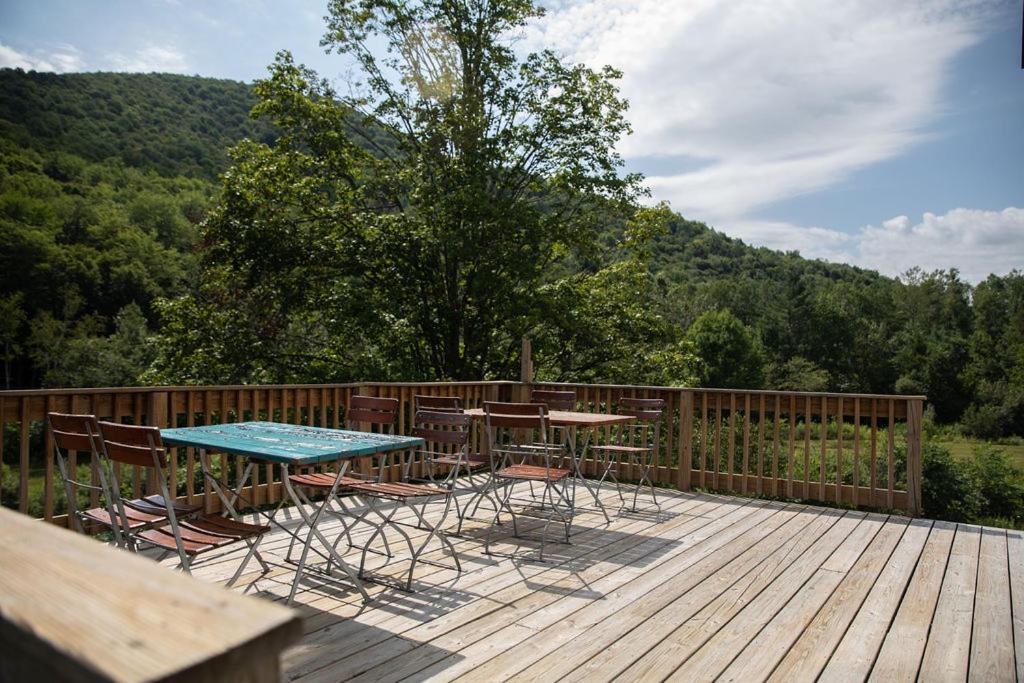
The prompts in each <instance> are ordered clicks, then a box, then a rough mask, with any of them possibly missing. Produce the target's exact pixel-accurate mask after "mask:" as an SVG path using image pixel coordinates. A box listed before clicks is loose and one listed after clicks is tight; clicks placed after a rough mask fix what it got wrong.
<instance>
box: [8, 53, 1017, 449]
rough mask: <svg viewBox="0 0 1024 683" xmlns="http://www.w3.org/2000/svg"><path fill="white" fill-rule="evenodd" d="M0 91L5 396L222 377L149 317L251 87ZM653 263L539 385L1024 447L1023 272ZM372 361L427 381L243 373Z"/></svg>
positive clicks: (69, 83)
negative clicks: (617, 339)
mask: <svg viewBox="0 0 1024 683" xmlns="http://www.w3.org/2000/svg"><path fill="white" fill-rule="evenodd" d="M0 87H2V95H0V273H2V274H3V275H2V278H0V352H2V354H3V363H4V367H3V375H2V379H3V382H4V386H9V387H12V388H14V387H37V386H99V385H125V384H135V383H139V382H143V381H171V380H175V379H187V380H189V381H200V380H205V381H210V382H216V381H222V380H224V379H225V377H223V376H220V375H219V374H218V372H217V371H214V370H211V371H209V372H208V375H209V376H195V375H190V376H188V377H182V376H180V375H176V374H175V373H176V372H178V370H177V369H176V366H175V363H174V362H169V361H168V356H172V355H173V353H168V351H167V349H166V348H163V349H162V348H160V347H159V344H166V343H168V340H169V339H171V340H175V339H176V340H178V341H177V342H175V343H181V344H188V343H193V342H194V344H193V345H196V344H198V342H199V341H201V340H191V341H189V340H182V337H183V335H187V334H188V330H178V331H177V332H176V333H175V334H172V335H163V336H160V337H157V336H156V335H157V333H162V332H163V330H164V328H165V327H166V324H167V321H166V320H161V318H160V310H162V309H161V307H160V306H159V305H158V302H159V301H161V300H165V299H173V298H175V297H179V296H181V295H183V294H187V293H191V294H193V295H199V296H201V295H202V293H201V292H197V288H198V287H199V283H200V280H199V278H198V272H199V268H200V254H201V253H202V248H203V246H204V232H203V228H202V222H203V219H204V217H205V216H206V215H207V212H208V210H209V209H210V207H212V206H213V205H215V204H216V202H217V201H218V193H219V192H220V184H219V183H218V182H217V180H216V176H217V174H218V173H220V172H222V171H224V170H226V169H227V168H228V164H229V156H228V149H229V148H230V147H231V146H232V145H234V144H235V143H237V142H238V141H240V140H242V139H243V138H249V139H252V140H254V141H256V142H270V141H272V140H273V139H274V131H273V130H272V128H271V127H270V126H269V125H267V124H265V123H261V122H258V121H253V120H252V119H250V118H249V117H248V112H249V110H250V109H251V107H252V106H253V104H254V103H255V101H256V98H255V96H254V94H253V93H252V91H251V88H250V87H249V86H247V85H245V84H241V83H236V82H231V81H223V80H213V79H205V78H198V77H188V76H172V75H160V74H150V75H141V74H131V75H129V74H101V73H97V74H71V75H54V74H38V73H24V72H22V71H20V70H0ZM621 235H622V227H621V226H618V225H609V226H606V228H605V229H604V231H603V239H605V240H606V241H608V242H612V241H615V240H618V239H619V238H620V237H621ZM576 267H578V268H579V269H580V270H581V271H585V270H587V269H588V268H592V267H594V264H588V263H584V262H582V261H580V262H578V263H576ZM649 270H650V272H651V273H652V274H653V282H654V286H653V287H650V288H647V289H644V290H643V291H642V292H640V291H633V290H631V289H630V288H629V287H628V286H625V285H622V286H619V285H616V286H617V287H618V289H617V290H615V291H610V292H609V296H608V297H607V298H608V300H609V301H612V302H615V305H612V304H609V305H608V306H607V307H605V308H600V309H594V310H584V311H580V314H579V316H578V318H575V319H574V320H572V321H570V322H568V323H566V325H568V326H570V327H565V326H563V327H560V328H558V329H557V330H553V331H551V330H549V331H548V332H549V339H548V340H547V341H545V338H544V337H543V331H541V338H539V339H538V343H537V362H538V374H539V376H541V377H543V378H547V379H567V380H568V379H571V380H576V381H587V380H600V381H606V382H619V381H621V382H628V381H638V380H657V379H659V378H663V379H662V381H666V382H670V381H676V382H681V381H696V382H700V383H702V384H705V385H713V386H736V387H760V386H764V387H771V388H778V389H803V390H826V389H827V390H836V391H864V392H880V393H892V392H899V393H923V394H927V395H928V398H929V406H931V409H932V410H933V411H934V415H935V418H936V419H937V420H938V421H941V422H956V421H961V422H962V423H963V425H964V427H965V428H966V429H967V430H968V431H969V432H972V433H975V434H978V435H981V436H1001V435H1006V434H1024V275H1022V274H1020V273H1012V274H1010V275H1007V276H1005V277H994V276H993V277H990V278H988V279H987V280H986V281H984V282H982V283H981V284H979V285H978V286H977V287H972V286H970V285H969V284H967V283H965V282H964V281H963V280H961V279H960V277H959V276H958V275H957V274H956V273H955V272H937V273H922V272H911V273H908V274H907V275H906V276H904V277H902V278H899V279H893V278H888V277H884V276H881V275H879V274H877V273H875V272H873V271H867V270H863V269H859V268H854V267H850V266H845V265H836V264H830V263H826V262H823V261H817V260H808V259H804V258H802V257H800V256H799V255H798V254H796V253H780V252H775V251H771V250H767V249H759V248H753V247H750V246H748V245H745V244H743V243H742V242H741V241H739V240H735V239H730V238H728V237H726V236H725V235H723V234H721V233H719V232H717V231H715V230H713V229H711V228H709V227H708V226H706V225H704V224H701V223H696V222H693V221H687V220H685V219H683V218H682V217H676V218H675V219H673V220H672V221H670V225H669V232H668V234H665V235H660V236H658V237H656V238H655V239H654V242H653V246H652V250H651V253H650V258H649ZM559 275H564V273H559ZM578 294H579V292H575V291H571V290H566V293H565V295H566V296H567V297H572V296H576V295H578ZM620 304H621V305H620ZM616 306H618V308H616ZM630 307H637V308H638V309H640V310H638V311H637V313H638V315H639V314H642V315H645V316H650V317H651V319H657V320H658V325H659V327H658V331H657V333H656V334H655V333H651V334H650V335H648V336H647V337H642V336H641V337H630V338H629V339H631V340H632V341H629V342H628V343H629V344H636V345H637V346H636V348H630V347H628V344H627V347H626V348H622V349H617V350H616V353H617V354H618V355H615V356H612V355H609V351H608V349H607V348H603V346H607V345H602V343H601V341H600V339H601V338H607V334H612V332H613V331H614V330H613V329H612V328H614V326H615V316H616V315H620V314H621V315H632V313H633V310H632V308H630ZM598 317H600V318H601V319H602V320H601V321H599V324H597V325H596V326H595V321H596V319H597V318H598ZM571 326H575V327H574V328H573V327H571ZM593 330H600V331H601V333H602V334H603V335H605V336H604V337H599V336H597V335H596V334H595V333H593ZM666 330H668V331H667V332H666ZM605 333H607V334H605ZM195 334H200V332H199V331H196V332H195ZM200 346H201V344H200V345H199V346H197V348H198V347H200ZM641 346H643V348H640V347H641ZM662 347H664V348H662ZM637 357H640V358H644V359H654V360H652V361H651V362H660V363H662V364H663V365H667V366H670V368H671V370H672V371H671V372H668V373H662V374H660V375H652V374H649V373H648V374H643V372H642V369H638V367H637V364H636V363H635V362H629V359H630V358H637ZM659 359H660V360H659ZM154 363H156V365H154ZM510 367H512V366H511V365H510ZM380 368H386V369H387V372H388V373H389V375H390V376H389V377H387V379H393V380H401V379H410V380H412V379H428V378H426V377H419V376H413V375H414V374H415V371H414V370H412V369H410V368H407V367H404V366H402V365H401V364H394V363H392V364H387V365H385V364H378V365H373V366H366V367H358V366H355V365H353V367H350V368H346V369H343V370H339V369H338V368H337V367H333V369H332V366H312V365H310V366H304V365H302V364H298V365H295V364H291V365H287V366H285V365H281V366H273V365H267V366H261V367H260V368H259V372H255V371H250V370H248V369H246V370H244V372H245V373H248V374H249V376H248V377H242V379H251V380H259V381H269V380H281V381H285V380H287V381H318V380H326V379H331V378H339V377H342V376H346V375H347V376H358V375H361V374H362V375H365V374H372V373H374V372H383V370H381V369H380ZM403 374H404V375H407V376H398V375H403ZM231 379H238V378H237V377H232V378H231ZM367 379H371V378H370V377H367Z"/></svg>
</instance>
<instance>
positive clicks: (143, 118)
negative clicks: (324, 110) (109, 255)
mask: <svg viewBox="0 0 1024 683" xmlns="http://www.w3.org/2000/svg"><path fill="white" fill-rule="evenodd" d="M0 90H2V91H3V93H4V96H3V97H2V98H0V136H2V137H3V138H5V139H8V140H10V141H12V142H14V143H15V144H16V145H18V146H19V147H21V148H23V149H32V150H35V151H37V152H41V153H44V154H46V153H51V152H55V153H57V154H56V155H49V156H47V162H46V166H45V168H44V169H43V170H44V172H45V173H46V174H47V175H49V176H50V177H52V178H55V179H56V180H58V181H59V182H71V181H75V180H78V179H79V178H80V177H81V175H82V174H83V173H85V172H86V169H85V164H86V163H87V162H102V161H105V160H107V159H111V158H117V159H121V160H122V161H123V162H124V163H125V165H127V166H130V167H134V168H139V169H142V170H150V171H154V172H156V173H159V174H161V175H164V176H167V177H174V176H190V177H198V178H205V179H207V180H213V179H214V178H215V176H216V174H217V173H219V172H220V171H222V170H223V169H224V168H225V167H226V166H227V153H226V151H227V148H228V146H229V145H231V144H234V143H235V142H237V141H238V140H241V139H242V138H246V137H248V138H252V139H255V140H261V141H264V142H269V141H271V140H272V139H273V134H272V131H271V129H270V128H269V127H267V126H266V125H264V124H261V123H259V122H257V121H253V120H252V119H250V118H249V110H250V109H252V107H253V105H254V104H255V103H256V98H255V97H254V96H253V93H252V91H251V89H250V88H249V87H248V86H247V85H245V84H243V83H238V82H236V81H225V80H217V79H212V78H198V77H195V76H178V75H174V74H123V73H78V74H53V73H39V72H34V71H30V72H28V73H25V72H24V71H22V70H20V69H0Z"/></svg>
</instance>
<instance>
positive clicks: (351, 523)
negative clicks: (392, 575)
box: [286, 396, 399, 573]
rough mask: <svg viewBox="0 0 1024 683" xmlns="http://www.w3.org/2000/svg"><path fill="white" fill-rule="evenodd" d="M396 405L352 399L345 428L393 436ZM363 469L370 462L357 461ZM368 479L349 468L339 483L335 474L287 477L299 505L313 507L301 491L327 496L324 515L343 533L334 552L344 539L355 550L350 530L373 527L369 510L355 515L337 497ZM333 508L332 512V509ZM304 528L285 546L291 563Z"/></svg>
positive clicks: (373, 399)
mask: <svg viewBox="0 0 1024 683" xmlns="http://www.w3.org/2000/svg"><path fill="white" fill-rule="evenodd" d="M398 408H399V403H398V399H396V398H378V397H375V396H353V397H352V398H351V399H350V400H349V405H348V412H347V413H346V415H345V426H346V427H347V428H348V429H350V430H352V431H360V426H361V425H362V424H369V425H370V431H371V432H372V431H373V430H374V427H376V428H377V431H379V432H381V433H386V434H393V433H394V427H395V421H396V419H397V418H398ZM360 460H361V461H362V463H363V464H364V465H366V464H369V465H370V468H372V462H370V461H371V459H370V458H361V459H360ZM383 473H384V468H383V467H381V468H380V470H379V471H378V473H377V479H380V477H381V475H382V474H383ZM370 478H371V475H370V473H369V472H357V471H353V468H351V467H350V468H349V471H348V472H346V473H345V474H344V475H342V477H341V479H340V480H339V479H338V475H337V474H336V473H334V472H310V473H307V474H292V475H289V477H288V480H289V482H291V484H292V486H293V487H296V488H295V493H296V495H297V496H298V497H299V499H300V500H301V501H302V503H303V504H304V505H308V506H310V507H313V502H312V501H311V500H310V499H309V497H308V496H307V495H306V493H305V492H304V489H308V490H310V491H314V492H316V493H319V494H322V495H324V496H326V497H325V498H324V501H323V503H322V505H323V506H324V508H323V511H324V512H328V513H330V514H333V515H334V516H335V517H337V518H339V519H340V520H341V524H342V531H341V533H340V534H339V535H338V539H337V540H336V541H335V542H334V547H335V548H337V546H338V542H339V541H340V540H341V538H342V537H344V538H345V540H346V542H347V544H348V547H349V548H354V547H356V545H355V541H354V540H353V538H352V529H353V528H354V527H355V526H356V524H358V523H360V522H365V523H367V524H369V525H370V526H375V525H374V524H373V523H372V522H370V521H369V520H368V519H366V516H367V514H369V510H368V509H366V508H365V506H363V508H364V509H363V512H362V513H360V514H356V513H355V512H354V511H353V510H352V509H350V508H349V506H348V505H346V504H345V502H344V501H343V500H342V498H341V496H340V494H341V493H343V492H350V493H351V492H353V490H352V484H358V483H360V482H363V481H367V480H369V479H370ZM332 505H334V506H335V509H332V508H331V506H332ZM303 526H305V523H303V525H301V526H300V527H299V529H296V533H295V534H294V535H293V536H292V540H291V542H290V543H289V544H288V553H287V555H286V559H287V560H288V561H291V559H292V549H293V548H294V546H295V540H296V539H297V538H298V532H299V531H300V530H301V529H302V527H303ZM384 554H386V555H388V556H389V557H390V555H391V549H390V548H389V547H388V545H387V540H386V539H385V543H384ZM330 568H331V560H330V559H328V560H327V571H328V573H330Z"/></svg>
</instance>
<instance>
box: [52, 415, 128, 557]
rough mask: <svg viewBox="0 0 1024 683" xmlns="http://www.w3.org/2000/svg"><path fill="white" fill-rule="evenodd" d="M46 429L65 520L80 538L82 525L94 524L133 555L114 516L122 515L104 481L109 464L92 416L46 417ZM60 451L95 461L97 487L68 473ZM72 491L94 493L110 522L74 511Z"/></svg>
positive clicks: (75, 473) (121, 508)
mask: <svg viewBox="0 0 1024 683" xmlns="http://www.w3.org/2000/svg"><path fill="white" fill-rule="evenodd" d="M46 427H47V429H48V430H49V431H50V436H51V437H52V440H53V452H54V455H55V456H56V459H57V467H58V468H59V469H60V476H61V481H62V482H63V485H64V495H65V496H67V504H68V519H70V520H71V521H72V523H73V525H74V528H75V530H76V531H78V532H79V533H83V534H84V533H85V524H86V522H88V523H89V524H98V525H100V526H103V527H106V528H107V529H109V530H110V532H111V534H112V535H113V537H114V545H115V546H116V547H118V548H127V549H128V550H131V551H133V552H134V551H135V544H134V543H133V542H132V540H131V537H130V536H126V535H123V534H122V533H121V525H120V524H118V522H117V520H118V519H119V517H118V513H120V514H122V515H123V514H124V512H125V511H124V510H123V504H122V505H121V506H119V509H118V510H115V501H114V497H113V496H112V495H111V493H110V485H109V483H108V481H107V477H108V476H109V473H108V471H107V467H108V465H109V462H108V460H107V457H106V452H105V451H104V448H103V439H102V437H101V436H100V430H99V424H98V421H97V420H96V416H95V415H74V414H68V413H48V414H47V416H46ZM62 449H63V450H62ZM64 451H68V452H70V451H76V452H85V453H89V455H90V457H92V458H93V459H94V460H95V461H96V471H97V475H98V478H99V486H96V485H94V484H84V483H82V482H80V481H79V480H78V477H77V474H78V473H77V472H71V467H70V465H69V463H68V460H69V459H70V457H69V456H68V455H66V453H65V452H64ZM75 487H82V488H84V489H86V490H89V491H96V492H98V493H99V494H101V495H102V496H103V504H104V507H105V508H106V511H107V515H108V518H109V520H110V521H109V523H108V522H105V521H103V520H101V519H97V518H95V517H91V516H89V514H88V510H79V509H78V500H77V496H76V493H75ZM118 502H120V500H118Z"/></svg>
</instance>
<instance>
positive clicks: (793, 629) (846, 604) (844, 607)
mask: <svg viewBox="0 0 1024 683" xmlns="http://www.w3.org/2000/svg"><path fill="white" fill-rule="evenodd" d="M907 521H908V520H906V519H904V518H892V519H885V520H884V525H883V526H882V528H881V529H879V531H878V533H877V534H876V535H875V537H874V539H872V541H871V542H870V544H868V545H867V546H866V547H865V548H864V550H863V553H861V554H860V555H859V557H855V554H856V553H855V552H847V553H846V554H844V555H838V554H837V555H833V556H832V557H831V558H830V559H829V560H828V562H826V563H825V564H823V565H822V566H821V569H819V570H818V571H817V572H816V573H815V574H814V576H812V577H811V578H810V579H809V580H808V582H807V583H806V584H805V585H804V587H803V588H801V589H800V591H799V592H798V593H797V594H796V595H794V596H793V598H792V599H791V600H790V601H789V603H788V604H787V605H786V606H785V607H784V608H783V609H782V610H781V611H780V612H779V613H778V614H777V615H776V616H775V618H774V619H773V620H772V621H771V622H770V623H769V624H767V625H766V626H765V627H764V629H762V630H761V632H760V633H759V634H758V635H757V637H756V638H754V639H753V640H752V641H751V642H750V644H749V645H747V647H746V649H744V650H743V651H742V652H740V653H739V654H738V655H737V656H736V659H735V660H734V661H733V663H732V664H731V665H730V666H729V668H728V669H726V671H725V672H724V673H723V674H722V676H721V679H720V680H724V681H729V680H734V681H738V680H744V681H745V680H762V679H764V678H765V677H767V676H768V675H769V672H772V670H773V669H775V668H776V667H777V666H778V665H779V663H780V662H781V661H782V660H783V659H784V658H786V657H787V655H788V654H790V653H792V652H793V650H791V648H793V646H794V645H795V643H796V641H798V640H800V639H801V637H802V636H803V635H804V634H808V637H807V638H805V639H804V640H803V644H802V648H801V649H799V650H797V651H796V654H795V656H794V657H793V658H791V659H790V660H789V664H788V666H786V667H782V671H781V672H779V671H776V672H775V678H776V680H794V679H799V678H801V677H803V678H804V679H805V680H808V679H809V680H813V679H814V678H815V677H816V675H817V673H818V672H819V671H820V670H821V668H822V667H823V666H824V665H825V663H826V662H827V661H828V654H829V653H831V651H832V648H834V647H835V644H836V643H838V642H839V639H840V637H841V636H842V633H843V631H845V629H846V626H847V625H848V624H849V622H850V620H852V618H853V615H854V614H855V613H856V610H857V609H858V607H859V606H860V604H861V602H863V600H864V598H865V597H866V596H867V593H868V590H869V589H870V588H871V586H872V585H873V584H874V581H875V579H876V578H878V574H879V572H880V571H881V569H882V568H883V567H884V566H885V563H886V562H887V561H888V559H889V556H890V555H891V554H892V551H893V549H894V548H895V547H896V544H897V543H899V540H900V538H901V537H902V536H903V532H904V531H905V530H906V526H907ZM814 655H818V659H817V661H814V662H811V661H808V660H809V659H811V658H812V657H813V656H814Z"/></svg>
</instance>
